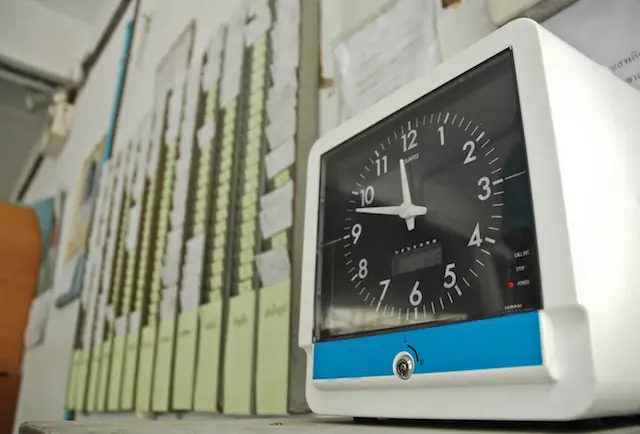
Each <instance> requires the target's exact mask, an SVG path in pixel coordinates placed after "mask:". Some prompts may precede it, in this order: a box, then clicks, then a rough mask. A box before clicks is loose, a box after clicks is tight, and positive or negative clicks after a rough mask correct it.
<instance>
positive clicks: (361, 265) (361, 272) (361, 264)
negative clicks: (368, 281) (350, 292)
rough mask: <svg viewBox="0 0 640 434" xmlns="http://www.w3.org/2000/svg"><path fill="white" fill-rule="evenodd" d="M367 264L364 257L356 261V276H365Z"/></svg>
mask: <svg viewBox="0 0 640 434" xmlns="http://www.w3.org/2000/svg"><path fill="white" fill-rule="evenodd" d="M368 265H369V264H368V262H367V260H366V259H365V258H362V259H360V262H359V263H358V277H359V278H360V279H364V278H366V277H367V275H368V274H369V269H368V268H367V267H368Z"/></svg>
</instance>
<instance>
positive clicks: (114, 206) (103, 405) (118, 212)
mask: <svg viewBox="0 0 640 434" xmlns="http://www.w3.org/2000/svg"><path fill="white" fill-rule="evenodd" d="M120 155H121V154H118V155H116V158H117V160H123V159H121V158H120ZM123 164H125V162H124V161H119V164H118V167H117V169H115V168H114V169H115V170H116V172H114V185H115V188H114V192H113V196H112V200H111V210H110V214H111V218H110V219H109V222H108V225H109V226H111V225H112V224H113V223H112V219H114V218H115V219H117V222H116V224H115V225H114V226H115V227H114V228H113V232H112V231H111V230H109V232H108V234H109V235H108V237H109V238H108V239H110V238H111V237H115V245H114V249H113V252H114V257H113V258H111V259H112V260H113V261H114V262H113V263H112V264H109V267H105V268H103V272H104V271H105V270H107V272H108V273H110V274H111V275H110V276H109V279H108V282H109V287H108V288H105V289H106V291H107V292H108V294H109V301H108V303H107V306H111V309H112V311H113V313H114V315H113V318H111V319H107V327H106V328H105V332H106V335H105V339H104V341H103V344H107V345H111V346H113V339H114V337H115V319H117V317H116V315H115V312H116V310H115V306H116V304H117V301H118V291H114V285H113V284H114V277H115V275H116V267H115V259H116V255H117V252H118V249H119V247H120V246H119V241H120V239H119V238H120V229H121V224H122V221H121V220H122V219H121V218H120V217H121V216H122V211H123V207H124V202H125V200H124V199H125V191H124V185H123V184H124V178H125V177H124V174H122V175H121V173H120V172H121V171H122V168H121V165H123ZM119 189H123V191H122V201H121V202H120V203H119V204H118V203H117V201H116V198H117V197H118V190H119ZM106 250H107V251H108V250H109V247H108V246H107V247H106ZM109 259H110V258H108V257H107V256H106V255H105V257H104V259H103V261H104V262H105V263H106V262H107V261H108V260H109ZM112 353H113V348H111V353H109V354H108V355H107V354H106V353H105V354H104V355H103V356H102V361H101V364H100V372H101V373H102V372H103V371H104V372H106V377H107V379H106V384H105V385H104V389H103V390H102V392H104V393H99V395H98V399H99V400H98V410H106V409H107V407H108V402H109V399H108V397H109V393H110V391H109V389H110V388H109V380H108V378H109V373H110V372H111V362H112V361H111V357H110V356H111V355H112ZM105 362H106V364H105ZM103 364H104V366H103ZM103 375H104V374H101V376H100V380H99V382H101V381H102V379H103ZM100 400H102V401H100Z"/></svg>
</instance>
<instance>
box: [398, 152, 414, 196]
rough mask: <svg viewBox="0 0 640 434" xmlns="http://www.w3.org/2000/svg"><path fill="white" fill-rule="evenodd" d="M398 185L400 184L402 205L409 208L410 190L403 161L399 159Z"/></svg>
mask: <svg viewBox="0 0 640 434" xmlns="http://www.w3.org/2000/svg"><path fill="white" fill-rule="evenodd" d="M400 183H401V184H402V204H403V205H405V206H411V205H413V203H412V202H411V190H410V189H409V180H408V179H407V169H406V167H404V159H403V158H401V159H400Z"/></svg>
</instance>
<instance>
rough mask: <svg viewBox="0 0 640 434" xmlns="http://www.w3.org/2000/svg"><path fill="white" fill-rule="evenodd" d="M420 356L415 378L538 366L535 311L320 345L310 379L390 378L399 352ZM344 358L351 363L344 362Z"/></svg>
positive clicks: (316, 346)
mask: <svg viewBox="0 0 640 434" xmlns="http://www.w3.org/2000/svg"><path fill="white" fill-rule="evenodd" d="M408 345H411V347H413V348H414V349H415V351H416V352H417V353H418V355H419V358H420V360H421V361H423V362H422V363H416V367H415V371H414V374H428V373H442V372H454V371H472V370H479V369H500V368H516V367H523V366H539V365H542V345H541V339H540V324H539V319H538V312H537V311H536V312H527V313H520V314H513V315H507V316H502V317H496V318H490V319H484V320H478V321H470V322H464V323H458V324H451V325H444V326H439V327H428V328H421V329H414V330H407V331H399V332H393V333H383V334H379V335H375V336H366V337H359V338H353V339H342V340H335V341H328V342H321V343H317V344H315V345H314V348H313V358H314V363H313V368H314V370H313V378H314V379H316V380H328V379H338V378H363V377H380V376H393V375H394V374H393V370H392V365H393V359H394V357H395V356H396V354H398V353H399V352H400V351H408V352H413V350H411V349H410V348H409V347H408ZM345 354H348V355H349V363H345Z"/></svg>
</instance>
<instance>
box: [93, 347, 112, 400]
mask: <svg viewBox="0 0 640 434" xmlns="http://www.w3.org/2000/svg"><path fill="white" fill-rule="evenodd" d="M111 348H112V341H111V340H110V339H108V340H106V341H105V342H104V343H103V344H102V356H101V357H100V359H101V360H100V376H99V377H98V396H97V399H96V411H105V410H106V409H107V393H108V390H109V366H110V365H111Z"/></svg>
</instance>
